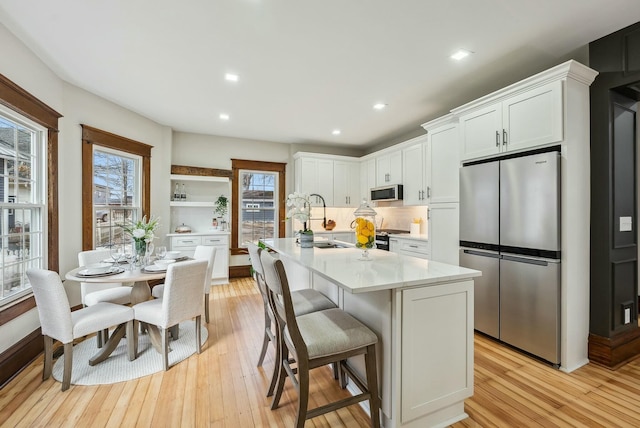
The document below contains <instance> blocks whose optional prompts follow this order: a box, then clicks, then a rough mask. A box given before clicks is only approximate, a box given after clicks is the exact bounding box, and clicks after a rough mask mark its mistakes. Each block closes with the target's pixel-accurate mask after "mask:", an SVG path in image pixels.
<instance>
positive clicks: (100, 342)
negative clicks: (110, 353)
mask: <svg viewBox="0 0 640 428" xmlns="http://www.w3.org/2000/svg"><path fill="white" fill-rule="evenodd" d="M102 345H103V340H102V331H97V332H96V346H97V347H98V349H99V348H102Z"/></svg>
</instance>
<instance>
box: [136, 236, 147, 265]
mask: <svg viewBox="0 0 640 428" xmlns="http://www.w3.org/2000/svg"><path fill="white" fill-rule="evenodd" d="M134 246H135V250H136V266H137V267H142V262H143V260H144V256H145V254H146V253H147V243H146V242H145V241H144V240H143V239H140V240H135V241H134Z"/></svg>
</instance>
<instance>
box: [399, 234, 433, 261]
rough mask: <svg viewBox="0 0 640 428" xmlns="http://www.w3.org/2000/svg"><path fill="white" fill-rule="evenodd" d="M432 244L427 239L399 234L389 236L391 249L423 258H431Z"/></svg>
mask: <svg viewBox="0 0 640 428" xmlns="http://www.w3.org/2000/svg"><path fill="white" fill-rule="evenodd" d="M430 244H431V243H430V242H429V241H428V240H426V239H415V238H404V237H399V236H397V235H392V236H390V237H389V251H391V252H392V253H398V254H403V255H405V256H412V257H418V258H421V259H431V245H430Z"/></svg>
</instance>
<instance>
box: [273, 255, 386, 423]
mask: <svg viewBox="0 0 640 428" xmlns="http://www.w3.org/2000/svg"><path fill="white" fill-rule="evenodd" d="M260 260H261V261H262V268H263V271H264V279H265V283H266V285H267V289H268V297H269V304H270V305H271V309H272V311H273V313H274V314H275V316H276V321H277V322H278V324H279V327H281V331H283V336H282V339H281V341H280V346H281V348H282V349H281V351H280V361H279V362H278V364H279V366H280V368H279V370H278V383H277V386H276V391H275V394H274V397H273V402H272V405H271V409H276V408H277V407H278V404H279V402H280V397H281V396H282V391H283V389H284V382H285V380H286V378H287V376H288V377H289V378H291V381H292V382H293V385H294V386H295V388H296V390H297V391H298V409H297V415H296V427H297V428H303V427H304V423H305V420H307V419H311V418H314V417H316V416H319V415H322V414H325V413H328V412H332V411H334V410H337V409H339V408H342V407H345V406H349V405H352V404H356V403H358V402H360V401H364V400H369V408H370V412H371V426H372V427H375V428H378V427H379V426H380V398H379V396H378V373H377V366H376V343H377V342H378V337H377V336H376V334H375V333H374V332H373V331H371V330H370V329H369V328H368V327H367V326H365V325H364V324H362V323H361V322H360V321H358V320H356V319H355V318H354V317H352V316H351V315H349V314H347V313H346V312H344V311H343V310H341V309H337V308H334V309H327V310H324V311H318V312H311V313H308V314H305V315H300V316H296V314H295V311H294V307H293V301H292V299H291V292H290V289H289V282H288V281H287V274H286V272H285V269H284V265H283V264H282V261H281V260H278V259H275V258H274V257H272V256H271V255H270V254H269V253H268V252H267V251H262V252H261V253H260ZM289 353H291V355H292V356H293V359H294V360H295V363H296V365H297V368H293V367H292V366H291V363H290V360H289ZM356 355H364V360H365V372H366V381H365V380H363V379H361V378H360V376H358V375H357V374H356V373H355V371H354V370H353V369H352V368H351V367H350V365H349V364H348V362H347V358H350V357H354V356H356ZM330 363H337V364H339V365H340V368H341V372H342V373H343V374H346V375H347V376H348V377H349V378H350V379H351V380H353V381H354V382H355V384H356V385H357V386H358V388H359V389H360V391H362V392H361V393H360V394H358V395H355V396H352V397H347V398H343V399H341V400H338V401H336V402H333V403H329V404H326V405H324V406H321V407H317V408H315V409H312V410H308V409H307V406H308V404H309V371H310V370H311V369H314V368H317V367H322V366H325V365H327V364H330ZM296 375H297V376H296Z"/></svg>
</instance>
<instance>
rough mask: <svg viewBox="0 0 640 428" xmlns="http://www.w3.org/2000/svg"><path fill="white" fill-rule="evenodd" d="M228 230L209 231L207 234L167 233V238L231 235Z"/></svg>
mask: <svg viewBox="0 0 640 428" xmlns="http://www.w3.org/2000/svg"><path fill="white" fill-rule="evenodd" d="M230 234H231V232H229V231H228V230H226V231H223V230H208V231H205V232H190V233H167V236H204V235H230Z"/></svg>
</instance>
